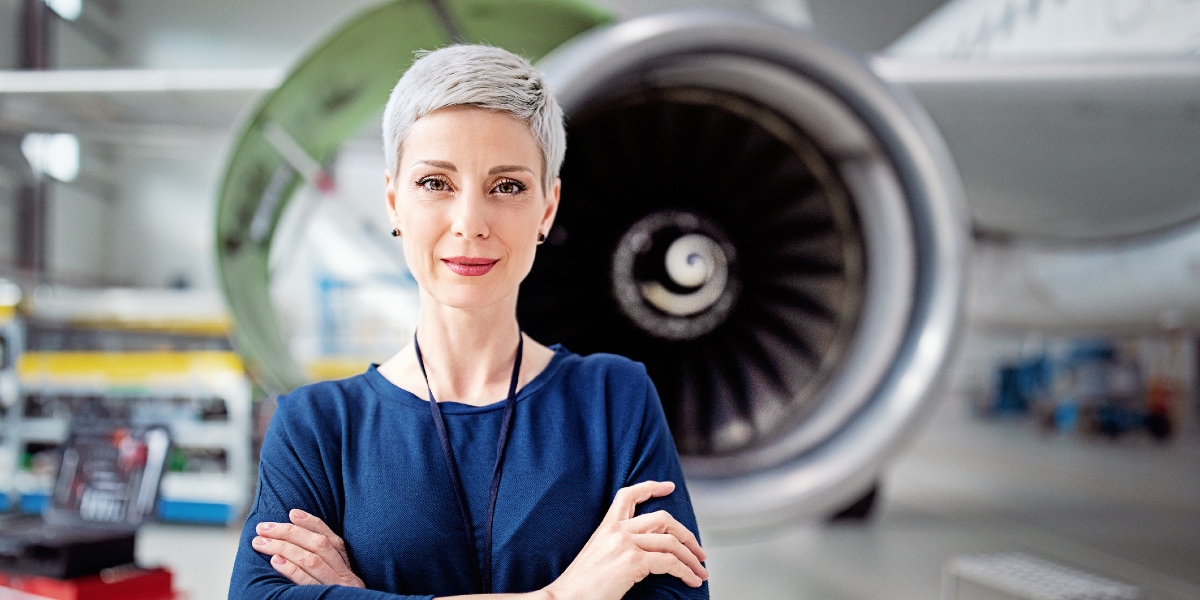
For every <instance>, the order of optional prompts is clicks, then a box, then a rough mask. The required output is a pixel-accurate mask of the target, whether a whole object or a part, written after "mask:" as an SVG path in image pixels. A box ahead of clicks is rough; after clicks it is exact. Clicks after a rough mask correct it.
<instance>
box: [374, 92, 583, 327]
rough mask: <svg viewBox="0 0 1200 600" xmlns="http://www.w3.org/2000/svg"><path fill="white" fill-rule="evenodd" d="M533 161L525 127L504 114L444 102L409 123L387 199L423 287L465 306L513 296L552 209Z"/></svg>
mask: <svg viewBox="0 0 1200 600" xmlns="http://www.w3.org/2000/svg"><path fill="white" fill-rule="evenodd" d="M542 169H543V167H542V156H541V152H540V151H539V150H538V146H537V142H535V141H534V139H533V134H532V132H530V130H529V126H528V125H526V124H525V123H523V122H521V121H519V120H517V119H515V118H513V117H510V116H508V115H506V114H503V113H499V112H493V111H488V110H482V109H477V108H470V107H450V108H443V109H441V110H438V111H434V112H432V113H429V114H428V115H425V116H424V117H421V118H420V119H418V120H417V121H416V122H415V123H413V126H412V128H411V129H410V130H409V133H408V136H407V137H406V138H405V140H404V145H403V150H402V152H401V155H400V161H399V164H398V166H397V169H396V173H395V176H394V177H391V176H388V177H387V203H388V214H389V216H390V217H391V220H392V225H393V226H394V227H396V228H397V229H399V230H400V232H401V236H402V240H403V242H404V259H405V262H406V263H407V264H408V268H409V270H410V271H411V272H412V274H413V277H415V278H416V280H417V283H418V284H419V285H420V286H421V289H422V291H423V292H424V293H426V294H429V295H431V296H432V297H433V298H434V299H435V300H436V301H438V302H439V303H441V304H444V305H446V306H451V307H455V308H464V309H476V308H486V307H489V306H493V305H495V304H496V303H497V302H502V301H506V300H508V301H512V302H514V303H515V300H516V294H517V289H518V287H519V286H520V284H521V280H523V279H524V278H525V275H527V274H528V273H529V269H530V268H531V267H532V266H533V257H534V254H535V252H536V249H537V237H538V234H539V233H543V234H544V233H547V232H548V231H549V230H550V225H551V223H553V221H554V214H555V211H557V210H558V194H559V189H560V185H559V182H558V181H557V180H556V181H555V183H554V187H553V189H551V190H550V193H549V194H547V193H546V191H545V190H543V189H542V184H541V181H542Z"/></svg>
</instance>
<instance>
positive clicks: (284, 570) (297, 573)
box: [271, 554, 321, 585]
mask: <svg viewBox="0 0 1200 600" xmlns="http://www.w3.org/2000/svg"><path fill="white" fill-rule="evenodd" d="M271 567H273V568H274V569H275V570H276V571H278V572H279V574H280V575H283V576H284V577H287V578H288V579H290V580H291V581H292V583H295V584H298V585H319V584H320V583H321V582H320V581H317V580H316V579H313V578H312V576H311V575H309V574H308V573H306V572H304V569H301V568H300V567H298V566H296V565H295V564H293V563H292V562H290V561H288V559H286V558H284V557H282V556H279V555H278V554H277V555H275V556H272V557H271Z"/></svg>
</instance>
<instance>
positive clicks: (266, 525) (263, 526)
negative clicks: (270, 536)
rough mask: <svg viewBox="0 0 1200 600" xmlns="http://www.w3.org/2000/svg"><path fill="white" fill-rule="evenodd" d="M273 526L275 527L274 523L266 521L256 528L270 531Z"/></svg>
mask: <svg viewBox="0 0 1200 600" xmlns="http://www.w3.org/2000/svg"><path fill="white" fill-rule="evenodd" d="M273 527H275V524H274V523H265V522H264V523H259V524H258V527H257V528H256V529H258V531H260V532H262V531H270V530H271V528H273Z"/></svg>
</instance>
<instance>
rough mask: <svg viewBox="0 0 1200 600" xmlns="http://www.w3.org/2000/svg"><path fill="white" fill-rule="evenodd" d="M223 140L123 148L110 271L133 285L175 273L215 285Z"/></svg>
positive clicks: (155, 282)
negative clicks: (205, 144)
mask: <svg viewBox="0 0 1200 600" xmlns="http://www.w3.org/2000/svg"><path fill="white" fill-rule="evenodd" d="M222 165H223V155H222V151H221V149H220V148H214V147H203V146H197V147H190V148H175V149H168V148H148V147H129V148H124V149H123V150H122V152H121V154H120V156H119V158H118V159H117V160H116V161H115V170H116V172H117V173H118V174H119V175H120V177H121V180H122V182H121V185H120V191H119V194H118V200H117V202H116V203H115V205H114V206H113V208H112V213H113V219H112V234H113V238H112V239H111V240H109V243H111V244H112V253H113V262H112V265H111V268H110V270H109V271H108V273H109V274H110V276H111V277H112V278H113V279H115V280H117V281H120V282H126V283H128V284H129V285H134V286H138V287H163V286H168V285H170V284H171V283H172V282H173V281H175V280H178V279H180V278H182V279H184V280H186V281H187V282H188V283H189V284H190V285H192V286H195V287H201V288H207V287H215V286H216V285H217V277H216V270H215V265H214V250H213V241H212V240H213V228H214V222H215V215H216V196H215V193H214V190H215V185H216V184H215V181H216V178H217V177H218V176H219V169H220V167H221V166H222Z"/></svg>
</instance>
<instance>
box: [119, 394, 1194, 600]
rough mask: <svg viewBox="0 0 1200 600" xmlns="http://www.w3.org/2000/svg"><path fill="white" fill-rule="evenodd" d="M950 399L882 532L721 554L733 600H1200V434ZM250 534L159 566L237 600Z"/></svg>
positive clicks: (801, 528)
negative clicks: (1009, 562)
mask: <svg viewBox="0 0 1200 600" xmlns="http://www.w3.org/2000/svg"><path fill="white" fill-rule="evenodd" d="M964 405H965V403H964V402H961V401H955V400H949V401H946V402H943V403H942V405H941V407H940V408H939V409H938V411H937V413H936V414H935V415H934V417H933V419H932V420H931V421H930V423H928V425H927V426H926V427H925V428H924V429H923V431H922V432H921V434H920V436H919V437H918V439H917V440H916V441H915V442H914V444H913V445H912V446H911V447H910V448H909V449H908V450H907V451H906V452H905V453H904V454H903V455H902V456H900V457H899V458H898V460H897V461H896V462H895V463H894V465H893V466H892V468H890V469H889V470H888V472H887V474H886V477H885V479H884V481H883V498H882V503H881V504H880V506H879V511H878V513H877V514H876V515H875V517H874V518H873V519H872V520H871V521H870V522H868V523H866V524H855V525H843V524H839V525H828V524H813V523H808V524H796V525H795V526H793V527H791V528H787V529H784V530H781V531H780V532H779V535H778V536H777V537H773V538H771V539H763V540H756V541H747V542H741V543H736V544H732V543H726V544H709V546H708V550H709V553H710V559H709V569H710V572H711V574H712V579H711V582H712V584H711V585H712V596H713V598H715V599H717V600H740V599H743V598H745V599H755V600H774V599H779V600H783V599H791V600H810V599H811V600H885V599H886V600H907V599H912V600H918V599H919V600H929V599H936V598H939V597H940V595H941V587H942V570H943V567H944V566H945V565H946V563H947V562H948V561H950V560H951V559H953V558H954V557H956V556H960V555H964V554H974V553H991V552H1014V551H1019V552H1024V553H1027V554H1030V555H1033V556H1036V557H1039V558H1042V559H1045V560H1048V561H1051V562H1053V563H1057V564H1060V565H1063V566H1067V567H1072V568H1075V569H1078V570H1082V571H1087V572H1090V573H1094V574H1096V575H1101V576H1103V577H1106V578H1108V579H1112V580H1116V581H1121V582H1125V583H1129V584H1133V585H1136V586H1138V587H1140V588H1141V589H1142V592H1143V594H1144V598H1145V600H1197V599H1200V434H1198V433H1197V432H1196V431H1194V430H1190V431H1184V432H1181V434H1180V435H1179V436H1176V438H1175V439H1174V440H1173V441H1172V442H1170V443H1169V444H1166V445H1158V444H1155V443H1152V442H1151V441H1149V440H1148V439H1143V438H1140V437H1136V436H1131V437H1127V438H1125V439H1122V440H1120V441H1118V442H1115V443H1114V442H1110V441H1108V440H1101V439H1092V440H1086V439H1081V438H1079V437H1077V436H1045V435H1042V434H1040V433H1039V432H1038V431H1037V430H1036V429H1035V428H1034V426H1033V425H1032V424H1031V423H1030V422H1028V421H1019V422H1013V421H982V420H979V419H977V418H974V417H972V416H969V415H968V414H967V411H966V409H965V408H964ZM237 533H238V532H237V530H234V529H221V528H205V527H187V526H179V525H161V524H160V525H151V526H148V527H146V528H145V529H144V530H143V532H142V534H141V538H140V540H139V549H138V555H139V559H140V561H141V562H142V563H143V564H161V565H166V566H168V567H170V568H171V569H172V570H173V571H174V573H175V577H176V587H177V588H178V589H179V590H181V591H184V592H186V593H187V597H188V598H191V599H194V600H199V599H204V600H207V599H210V598H214V599H215V598H224V597H225V594H226V586H227V585H228V582H229V571H230V567H231V565H232V564H233V555H234V548H235V546H236V543H237Z"/></svg>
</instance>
